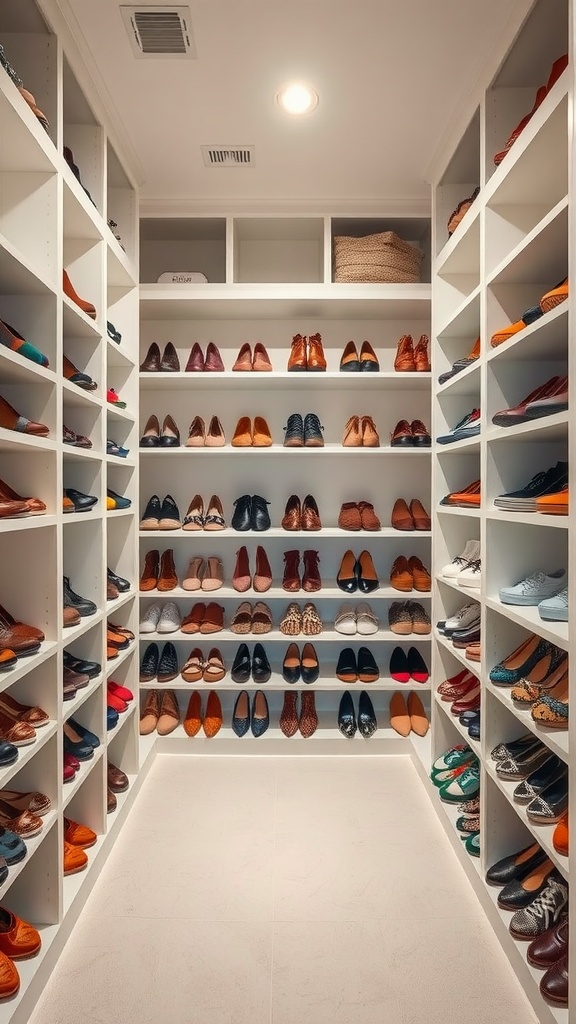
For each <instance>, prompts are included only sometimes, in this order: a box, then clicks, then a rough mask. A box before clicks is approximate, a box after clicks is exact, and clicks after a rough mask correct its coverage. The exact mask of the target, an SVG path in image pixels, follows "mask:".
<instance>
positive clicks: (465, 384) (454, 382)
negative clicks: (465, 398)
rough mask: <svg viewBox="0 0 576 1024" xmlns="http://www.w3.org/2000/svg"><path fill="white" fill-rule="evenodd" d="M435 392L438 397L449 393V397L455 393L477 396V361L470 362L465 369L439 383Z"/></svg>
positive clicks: (478, 383)
mask: <svg viewBox="0 0 576 1024" xmlns="http://www.w3.org/2000/svg"><path fill="white" fill-rule="evenodd" d="M436 394H437V395H438V397H440V396H441V395H442V396H443V395H446V394H449V395H450V397H451V398H452V397H453V396H456V395H457V396H460V395H470V396H478V395H479V394H480V364H479V362H474V363H471V365H470V366H467V367H466V369H465V370H461V371H460V373H457V374H456V375H455V376H454V377H452V378H451V379H450V380H447V381H446V382H445V383H444V384H439V385H438V387H437V388H436Z"/></svg>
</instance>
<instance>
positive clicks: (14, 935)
mask: <svg viewBox="0 0 576 1024" xmlns="http://www.w3.org/2000/svg"><path fill="white" fill-rule="evenodd" d="M41 946H42V939H41V938H40V935H39V933H38V932H37V931H36V929H35V928H33V927H32V925H31V924H28V923H27V922H26V921H23V920H22V918H20V917H17V916H16V914H13V913H12V911H10V910H6V907H0V953H2V954H3V956H9V957H10V959H11V960H27V959H28V957H31V956H36V954H37V953H39V952H40V948H41Z"/></svg>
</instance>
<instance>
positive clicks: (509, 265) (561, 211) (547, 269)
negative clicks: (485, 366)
mask: <svg viewBox="0 0 576 1024" xmlns="http://www.w3.org/2000/svg"><path fill="white" fill-rule="evenodd" d="M567 252H568V196H567V195H565V196H563V197H562V199H560V200H559V202H557V203H556V205H555V206H553V207H552V209H551V210H549V211H548V212H547V213H546V214H545V216H544V217H543V218H542V220H540V221H539V222H538V223H537V224H536V225H535V227H534V228H533V229H532V231H530V232H529V233H528V234H527V235H526V236H525V237H523V238H522V241H520V242H519V243H518V245H516V246H515V247H514V248H513V249H512V250H511V252H509V253H508V254H507V256H506V257H505V258H504V259H503V260H502V261H501V262H500V263H499V264H498V265H497V266H496V267H495V268H494V270H493V271H492V272H491V273H490V274H488V275H487V278H486V284H487V285H488V286H490V287H493V286H494V285H507V284H523V283H524V282H526V281H528V282H536V281H538V282H542V283H543V285H544V290H547V287H548V285H550V286H551V287H554V285H555V284H556V282H557V281H560V280H562V278H563V276H565V274H566V265H567ZM551 282H553V284H550V283H551ZM504 344H506V342H504Z"/></svg>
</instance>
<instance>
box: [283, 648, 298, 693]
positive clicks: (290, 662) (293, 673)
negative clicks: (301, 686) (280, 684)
mask: <svg viewBox="0 0 576 1024" xmlns="http://www.w3.org/2000/svg"><path fill="white" fill-rule="evenodd" d="M282 678H283V680H284V682H286V683H290V684H292V685H293V684H294V683H297V682H298V680H299V679H300V651H299V649H298V644H295V643H291V644H288V647H287V648H286V654H285V655H284V661H283V662H282Z"/></svg>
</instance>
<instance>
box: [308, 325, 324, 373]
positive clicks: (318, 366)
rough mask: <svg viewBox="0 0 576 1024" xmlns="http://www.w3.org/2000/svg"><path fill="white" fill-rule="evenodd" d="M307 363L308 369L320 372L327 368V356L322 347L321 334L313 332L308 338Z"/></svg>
mask: <svg viewBox="0 0 576 1024" xmlns="http://www.w3.org/2000/svg"><path fill="white" fill-rule="evenodd" d="M306 363H307V366H306V368H307V370H308V371H315V372H318V371H321V370H325V369H326V357H325V355H324V349H323V347H322V337H321V335H319V334H313V335H312V336H311V337H310V338H308V345H307V355H306Z"/></svg>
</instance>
